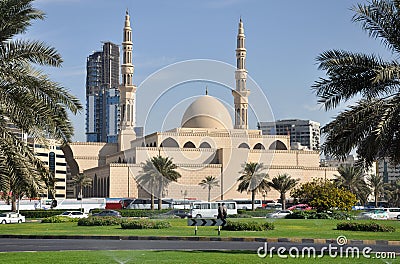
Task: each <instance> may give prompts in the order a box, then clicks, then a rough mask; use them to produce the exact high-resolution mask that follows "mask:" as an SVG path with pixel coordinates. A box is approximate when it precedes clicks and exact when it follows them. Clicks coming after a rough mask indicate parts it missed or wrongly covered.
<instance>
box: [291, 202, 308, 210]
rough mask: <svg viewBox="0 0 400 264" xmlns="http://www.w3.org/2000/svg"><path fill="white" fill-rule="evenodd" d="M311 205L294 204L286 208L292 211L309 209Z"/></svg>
mask: <svg viewBox="0 0 400 264" xmlns="http://www.w3.org/2000/svg"><path fill="white" fill-rule="evenodd" d="M311 209H312V208H311V206H309V205H308V204H296V205H293V206H291V207H289V208H288V210H290V211H293V210H311Z"/></svg>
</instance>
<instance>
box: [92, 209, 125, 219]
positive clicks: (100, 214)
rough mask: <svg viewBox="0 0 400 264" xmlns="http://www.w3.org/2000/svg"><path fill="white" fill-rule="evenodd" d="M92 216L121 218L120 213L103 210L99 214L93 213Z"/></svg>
mask: <svg viewBox="0 0 400 264" xmlns="http://www.w3.org/2000/svg"><path fill="white" fill-rule="evenodd" d="M92 216H113V217H118V218H121V217H122V216H121V213H120V212H118V211H115V210H104V211H101V212H100V213H95V214H92Z"/></svg>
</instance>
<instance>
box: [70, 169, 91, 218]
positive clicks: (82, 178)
mask: <svg viewBox="0 0 400 264" xmlns="http://www.w3.org/2000/svg"><path fill="white" fill-rule="evenodd" d="M72 182H73V185H74V186H75V187H79V195H78V196H80V198H81V211H82V200H83V192H82V191H83V188H84V187H90V186H92V178H90V177H88V176H87V175H86V174H84V173H78V174H77V175H75V176H74V177H72Z"/></svg>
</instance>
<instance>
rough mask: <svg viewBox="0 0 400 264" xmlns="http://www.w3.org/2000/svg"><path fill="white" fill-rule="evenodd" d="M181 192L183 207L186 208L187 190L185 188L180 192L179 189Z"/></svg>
mask: <svg viewBox="0 0 400 264" xmlns="http://www.w3.org/2000/svg"><path fill="white" fill-rule="evenodd" d="M181 194H182V195H183V209H184V210H186V196H187V194H188V192H187V190H185V191H184V192H182V190H181Z"/></svg>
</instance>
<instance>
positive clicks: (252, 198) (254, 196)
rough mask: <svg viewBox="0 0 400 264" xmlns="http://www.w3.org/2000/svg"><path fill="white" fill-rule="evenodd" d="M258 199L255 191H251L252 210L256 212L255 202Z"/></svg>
mask: <svg viewBox="0 0 400 264" xmlns="http://www.w3.org/2000/svg"><path fill="white" fill-rule="evenodd" d="M255 199H256V192H255V191H254V190H253V191H251V210H252V211H255V210H256V208H254V200H255Z"/></svg>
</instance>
